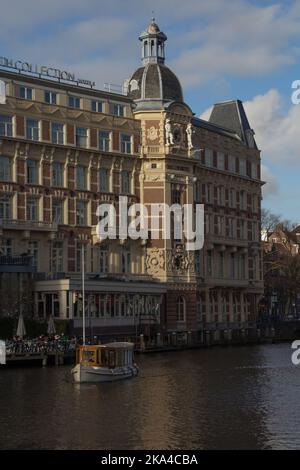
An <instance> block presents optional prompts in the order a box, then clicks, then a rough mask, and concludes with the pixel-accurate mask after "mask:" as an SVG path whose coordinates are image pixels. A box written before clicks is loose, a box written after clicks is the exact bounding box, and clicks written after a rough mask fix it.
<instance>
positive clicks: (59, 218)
mask: <svg viewBox="0 0 300 470" xmlns="http://www.w3.org/2000/svg"><path fill="white" fill-rule="evenodd" d="M52 222H54V223H55V224H63V223H64V210H63V201H62V200H61V199H54V200H53V201H52Z"/></svg>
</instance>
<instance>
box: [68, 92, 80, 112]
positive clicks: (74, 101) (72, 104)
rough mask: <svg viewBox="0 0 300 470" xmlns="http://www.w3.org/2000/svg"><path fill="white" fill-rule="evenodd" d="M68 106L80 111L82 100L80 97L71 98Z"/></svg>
mask: <svg viewBox="0 0 300 470" xmlns="http://www.w3.org/2000/svg"><path fill="white" fill-rule="evenodd" d="M68 104H69V106H70V108H77V109H80V98H79V96H71V95H70V96H69V99H68Z"/></svg>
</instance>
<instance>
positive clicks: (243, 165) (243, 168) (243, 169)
mask: <svg viewBox="0 0 300 470" xmlns="http://www.w3.org/2000/svg"><path fill="white" fill-rule="evenodd" d="M240 175H242V176H246V160H244V159H243V158H241V159H240Z"/></svg>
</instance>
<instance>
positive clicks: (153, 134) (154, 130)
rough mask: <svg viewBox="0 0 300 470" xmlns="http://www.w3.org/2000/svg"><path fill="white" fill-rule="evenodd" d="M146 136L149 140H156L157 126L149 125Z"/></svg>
mask: <svg viewBox="0 0 300 470" xmlns="http://www.w3.org/2000/svg"><path fill="white" fill-rule="evenodd" d="M147 138H148V139H149V140H151V141H152V140H156V139H157V138H158V129H157V127H155V126H151V127H149V129H148V130H147Z"/></svg>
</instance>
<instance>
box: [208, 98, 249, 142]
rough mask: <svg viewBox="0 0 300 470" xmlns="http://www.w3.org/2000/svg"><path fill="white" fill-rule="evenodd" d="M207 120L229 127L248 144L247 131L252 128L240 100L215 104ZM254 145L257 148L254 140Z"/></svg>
mask: <svg viewBox="0 0 300 470" xmlns="http://www.w3.org/2000/svg"><path fill="white" fill-rule="evenodd" d="M209 122H210V123H212V124H216V125H217V126H220V127H222V128H227V129H231V130H232V131H234V132H235V133H236V134H237V135H238V136H239V137H240V139H241V141H242V142H244V143H245V144H248V139H247V131H248V132H249V131H250V133H251V132H252V129H251V127H250V124H249V121H248V118H247V116H246V113H245V109H244V106H243V103H242V102H241V101H240V100H231V101H224V102H222V103H217V104H215V105H214V107H213V109H212V112H211V115H210V118H209ZM254 147H255V148H257V146H256V143H255V141H254Z"/></svg>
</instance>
